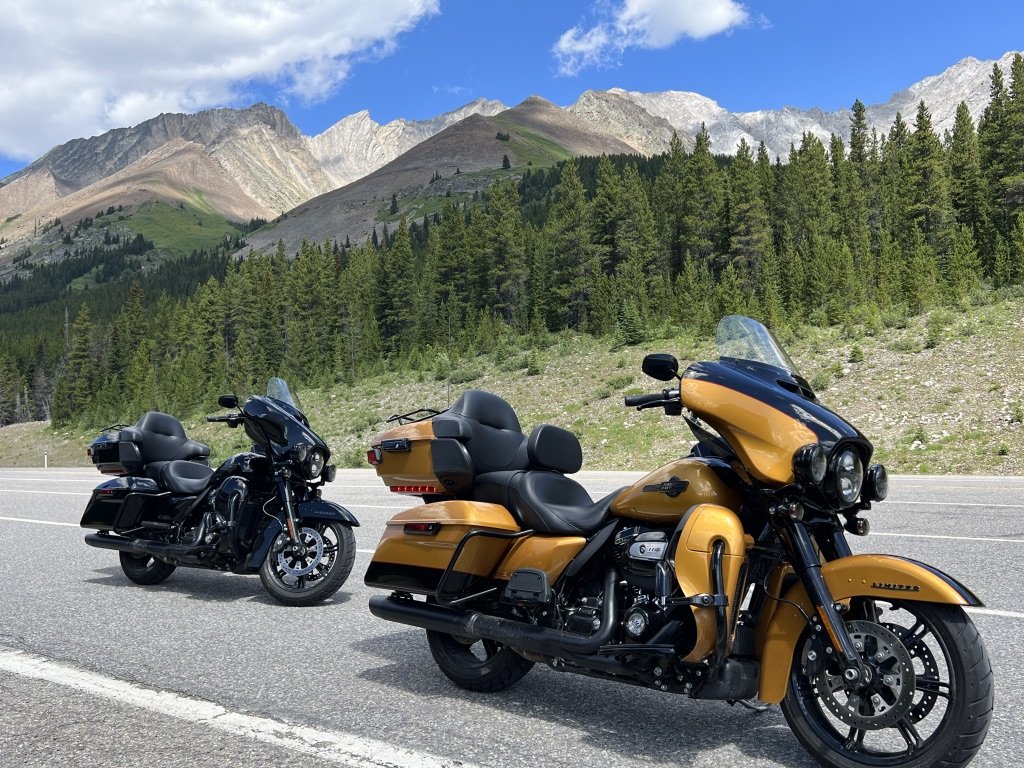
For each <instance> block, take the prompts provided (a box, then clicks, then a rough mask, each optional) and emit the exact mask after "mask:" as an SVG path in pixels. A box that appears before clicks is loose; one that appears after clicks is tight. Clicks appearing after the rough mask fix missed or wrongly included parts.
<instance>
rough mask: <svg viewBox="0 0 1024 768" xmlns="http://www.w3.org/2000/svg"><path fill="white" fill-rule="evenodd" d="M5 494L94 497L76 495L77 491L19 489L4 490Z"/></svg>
mask: <svg viewBox="0 0 1024 768" xmlns="http://www.w3.org/2000/svg"><path fill="white" fill-rule="evenodd" d="M4 493H42V494H46V495H47V496H92V493H81V492H79V493H76V492H75V491H34V490H33V491H28V490H19V489H18V488H4V489H3V490H2V491H0V494H4Z"/></svg>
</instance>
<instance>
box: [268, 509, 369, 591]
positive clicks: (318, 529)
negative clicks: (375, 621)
mask: <svg viewBox="0 0 1024 768" xmlns="http://www.w3.org/2000/svg"><path fill="white" fill-rule="evenodd" d="M279 545H280V548H278V546H279ZM355 559H356V537H355V535H354V534H353V533H352V529H351V528H349V527H348V526H347V525H342V524H341V523H338V522H334V521H325V520H312V521H308V522H305V523H303V524H302V528H301V529H300V530H299V543H298V545H292V544H290V543H289V542H288V535H287V534H286V533H282V534H281V536H280V537H279V538H278V541H277V542H276V543H275V545H274V546H273V547H271V549H270V553H269V554H268V555H267V558H266V560H264V561H263V565H262V566H260V581H261V582H263V587H264V589H266V590H267V592H269V593H270V596H271V597H273V598H274V599H275V600H277V601H278V602H280V603H284V604H285V605H316V604H317V603H321V602H323V601H324V600H326V599H327V598H328V597H330V596H331V595H333V594H334V593H335V592H337V591H338V590H339V589H341V585H342V584H344V583H345V580H346V579H347V578H348V575H349V574H350V573H351V572H352V563H354V562H355Z"/></svg>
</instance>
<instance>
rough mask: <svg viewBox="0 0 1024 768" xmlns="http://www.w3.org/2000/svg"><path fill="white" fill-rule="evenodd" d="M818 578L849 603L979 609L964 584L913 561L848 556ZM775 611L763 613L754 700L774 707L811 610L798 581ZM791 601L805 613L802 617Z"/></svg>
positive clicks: (824, 569) (831, 564)
mask: <svg viewBox="0 0 1024 768" xmlns="http://www.w3.org/2000/svg"><path fill="white" fill-rule="evenodd" d="M821 575H822V576H823V577H824V579H825V583H826V584H827V585H828V588H829V591H830V592H831V594H832V599H833V600H835V601H836V602H840V603H845V604H849V601H850V598H852V597H875V598H878V599H880V600H918V601H921V602H924V603H949V604H951V605H981V601H980V600H978V598H977V597H975V596H974V594H973V593H972V592H971V591H970V590H969V589H967V587H965V586H964V585H963V584H961V583H960V582H958V581H957V580H956V579H954V578H952V577H951V576H948V575H946V574H945V573H943V572H942V571H940V570H938V569H936V568H932V567H931V566H929V565H925V564H924V563H919V562H917V561H916V560H909V559H907V558H903V557H896V556H894V555H852V556H850V557H844V558H842V559H840V560H833V561H832V562H829V563H825V564H824V565H823V566H822V567H821ZM783 600H784V601H786V602H781V603H779V605H778V608H777V610H775V612H774V613H773V614H771V615H770V616H769V615H768V614H767V613H766V618H765V620H766V621H767V622H768V623H767V626H766V627H762V628H761V630H762V631H760V632H759V633H758V637H759V638H761V643H760V648H759V649H758V650H759V654H758V655H759V656H760V659H761V683H760V690H759V692H758V698H760V699H761V701H764V702H767V703H770V704H778V703H779V702H780V701H782V699H783V697H785V695H786V687H787V685H788V684H789V672H790V667H791V666H792V663H793V654H794V651H795V649H796V644H797V641H798V640H799V638H800V634H801V633H802V632H803V630H804V627H805V626H807V622H806V620H805V619H804V615H805V614H806V615H807V616H811V615H812V614H813V613H814V607H813V606H812V605H811V601H810V599H808V597H807V592H806V591H805V590H804V586H803V584H801V583H799V582H798V583H796V584H794V585H793V586H792V587H791V588H790V589H789V590H788V591H787V592H786V594H785V596H784V597H783ZM788 603H795V604H796V605H799V606H800V608H801V609H803V611H804V613H803V614H802V613H800V611H798V610H797V609H796V608H795V607H794V606H792V605H789V604H788Z"/></svg>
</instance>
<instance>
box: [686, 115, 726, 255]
mask: <svg viewBox="0 0 1024 768" xmlns="http://www.w3.org/2000/svg"><path fill="white" fill-rule="evenodd" d="M679 205H680V208H681V211H680V213H681V216H680V224H681V226H680V238H679V249H680V251H681V252H682V253H685V254H689V257H690V258H693V259H697V261H698V262H700V263H704V264H710V263H712V262H713V261H714V256H715V254H716V253H717V251H718V245H719V243H720V242H721V240H722V215H723V212H724V207H725V184H724V181H723V179H722V172H721V171H720V170H719V169H718V165H717V163H715V159H714V157H713V156H712V155H711V136H710V135H709V134H708V132H707V129H706V128H705V127H704V126H703V125H701V129H700V132H698V133H697V136H696V138H695V140H694V148H693V154H692V155H690V157H689V158H688V159H687V161H686V174H685V176H684V178H683V187H682V197H681V199H680V201H679Z"/></svg>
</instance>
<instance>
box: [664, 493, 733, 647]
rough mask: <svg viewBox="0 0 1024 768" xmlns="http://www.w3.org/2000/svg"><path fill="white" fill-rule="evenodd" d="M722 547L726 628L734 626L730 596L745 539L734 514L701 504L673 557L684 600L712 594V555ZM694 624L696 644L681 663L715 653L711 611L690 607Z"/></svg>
mask: <svg viewBox="0 0 1024 768" xmlns="http://www.w3.org/2000/svg"><path fill="white" fill-rule="evenodd" d="M718 541H722V542H724V543H725V553H724V557H723V558H722V573H723V576H724V581H725V594H726V595H728V596H729V605H728V607H727V608H726V613H727V615H728V617H729V624H730V626H732V624H733V612H734V611H735V609H736V606H735V605H733V596H734V595H735V594H736V582H737V581H738V580H739V576H740V570H741V569H742V567H743V562H744V560H745V559H746V539H745V538H744V535H743V525H742V523H740V519H739V518H738V517H737V516H736V514H735V513H734V512H733V511H732V510H730V509H726V508H725V507H723V506H719V505H717V504H701V505H699V506H696V507H694V508H693V509H692V510H691V511H690V512H689V513H688V518H687V520H686V523H685V524H684V526H683V530H682V532H681V533H680V535H679V543H678V544H677V545H676V550H675V554H674V560H675V568H676V581H678V582H679V586H680V588H682V590H683V594H684V595H685V596H687V597H692V596H693V595H700V594H714V591H715V590H714V586H713V585H712V583H711V551H712V549H713V547H714V545H715V542H718ZM690 610H691V611H692V612H693V619H694V621H695V622H696V624H697V642H696V643H695V644H694V647H693V650H692V651H690V653H689V655H687V656H686V657H685V658H684V659H683V661H688V662H698V661H703V660H704V659H705V658H707V657H708V656H709V655H710V654H711V652H712V651H713V650H714V649H715V641H716V639H717V627H718V621H717V617H716V610H715V609H714V608H695V607H691V608H690Z"/></svg>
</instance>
